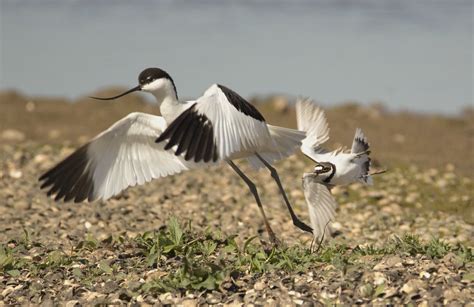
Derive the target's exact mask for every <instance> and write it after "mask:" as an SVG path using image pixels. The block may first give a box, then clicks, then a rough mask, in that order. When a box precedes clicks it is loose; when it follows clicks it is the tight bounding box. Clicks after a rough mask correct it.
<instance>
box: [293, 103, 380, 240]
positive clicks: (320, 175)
mask: <svg viewBox="0 0 474 307" xmlns="http://www.w3.org/2000/svg"><path fill="white" fill-rule="evenodd" d="M296 112H297V122H298V129H300V130H304V131H306V132H307V137H306V138H305V139H304V140H303V142H302V145H301V151H302V152H303V153H304V154H305V155H306V156H307V157H309V158H310V159H312V160H313V161H314V162H316V167H315V168H314V171H313V172H312V173H305V174H304V175H303V189H304V193H305V198H306V203H307V205H308V210H309V215H310V220H311V225H312V227H313V234H314V236H315V237H317V238H320V237H321V236H322V235H323V234H324V233H325V232H324V229H325V227H326V225H327V224H328V222H329V221H332V220H333V219H334V214H335V210H336V207H337V203H336V201H335V200H334V198H333V197H332V195H331V193H330V189H331V188H332V187H334V186H336V185H347V184H351V183H353V182H362V183H364V184H372V177H371V176H370V174H369V169H370V158H369V153H370V152H369V144H368V142H367V138H366V137H365V136H364V134H363V132H362V130H361V129H359V128H358V129H357V130H356V132H355V136H354V141H353V143H352V147H351V151H350V152H346V151H344V150H343V149H337V150H334V151H328V150H327V149H325V148H323V147H322V144H323V143H324V142H326V141H327V140H328V139H329V127H328V124H327V120H326V115H325V114H324V111H323V110H322V109H321V108H320V107H319V106H317V105H316V104H315V103H314V102H313V101H311V100H309V99H305V100H302V99H298V101H297V102H296Z"/></svg>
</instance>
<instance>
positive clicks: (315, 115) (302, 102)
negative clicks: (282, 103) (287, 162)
mask: <svg viewBox="0 0 474 307" xmlns="http://www.w3.org/2000/svg"><path fill="white" fill-rule="evenodd" d="M296 120H297V123H298V130H302V131H305V132H306V138H305V139H304V140H303V142H302V144H301V151H302V152H303V153H304V154H305V155H306V156H308V157H309V158H311V159H313V160H315V161H318V155H320V154H325V153H328V151H326V150H324V149H323V148H322V147H321V145H322V144H323V143H325V142H326V141H327V140H329V126H328V123H327V120H326V114H325V113H324V111H323V109H321V108H320V107H319V106H318V105H316V103H315V102H314V101H312V100H310V99H300V98H298V100H297V101H296Z"/></svg>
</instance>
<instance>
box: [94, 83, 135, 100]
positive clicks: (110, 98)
mask: <svg viewBox="0 0 474 307" xmlns="http://www.w3.org/2000/svg"><path fill="white" fill-rule="evenodd" d="M141 90H142V87H141V86H140V85H137V86H135V87H134V88H131V89H129V90H128V91H126V92H124V93H122V94H119V95H117V96H114V97H106V98H101V97H92V96H91V97H89V98H92V99H97V100H114V99H117V98H120V97H122V96H125V95H127V94H130V93H133V92H136V91H141Z"/></svg>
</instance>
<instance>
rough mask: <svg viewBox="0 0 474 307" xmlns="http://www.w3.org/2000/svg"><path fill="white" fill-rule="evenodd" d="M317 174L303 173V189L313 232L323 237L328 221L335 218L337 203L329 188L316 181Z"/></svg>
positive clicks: (316, 235) (318, 236) (317, 236)
mask: <svg viewBox="0 0 474 307" xmlns="http://www.w3.org/2000/svg"><path fill="white" fill-rule="evenodd" d="M315 176H316V174H314V173H305V174H304V175H303V191H304V196H305V198H306V204H307V205H308V211H309V218H310V221H311V227H312V228H313V234H314V236H315V237H316V238H321V237H322V236H323V234H325V232H326V229H327V228H326V226H327V225H328V223H329V222H330V221H333V220H334V216H335V214H336V208H337V203H336V200H335V199H334V197H333V196H332V195H331V192H330V191H329V189H328V188H327V187H326V186H325V185H324V184H321V183H319V182H318V181H316V179H315ZM326 234H327V233H326ZM325 237H326V235H325Z"/></svg>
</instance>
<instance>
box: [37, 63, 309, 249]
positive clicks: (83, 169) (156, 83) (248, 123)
mask: <svg viewBox="0 0 474 307" xmlns="http://www.w3.org/2000/svg"><path fill="white" fill-rule="evenodd" d="M138 79H139V85H138V86H136V87H134V88H132V89H131V90H129V91H126V92H125V93H123V94H120V95H117V96H115V97H110V98H97V97H92V98H95V99H101V100H112V99H116V98H119V97H122V96H124V95H126V94H128V93H131V92H134V91H139V90H142V91H146V92H150V93H152V94H153V95H154V96H155V98H156V100H157V102H158V104H159V105H160V111H161V113H162V115H163V117H160V116H154V115H150V114H144V113H132V114H129V115H128V116H126V117H125V118H123V119H121V120H119V121H117V122H116V123H115V124H113V125H112V126H111V127H110V128H109V129H107V130H105V131H104V132H102V133H100V134H99V135H98V136H96V137H95V138H93V139H92V140H91V141H90V142H88V143H87V144H85V145H83V146H82V147H81V148H79V149H78V150H76V151H75V152H74V153H73V154H71V155H70V156H69V157H67V158H66V159H64V160H63V161H62V162H60V163H59V164H58V165H56V166H55V167H53V168H52V169H51V170H49V171H48V172H46V173H45V174H44V175H42V176H41V177H40V180H41V181H43V183H42V186H41V187H42V188H48V195H56V196H55V199H56V200H60V199H64V200H65V201H69V200H74V201H75V202H81V201H83V200H88V201H94V200H96V199H104V200H106V199H108V198H110V197H112V196H114V195H117V194H118V193H120V192H121V191H123V190H124V189H126V188H127V187H129V186H135V185H137V184H144V183H146V182H149V181H151V180H153V179H157V178H160V177H165V176H169V175H173V174H176V173H179V172H182V171H185V170H189V169H193V168H198V167H205V166H208V165H214V164H216V163H219V162H223V161H224V162H226V163H227V164H229V165H230V166H231V167H232V169H234V171H236V172H237V173H238V174H239V176H240V177H241V178H242V179H243V180H244V181H245V182H246V184H247V185H248V186H249V188H250V191H251V192H252V194H253V195H254V196H255V199H256V201H257V204H258V205H259V208H260V210H261V212H262V214H263V216H264V219H265V226H266V227H267V230H268V232H269V234H270V237H271V240H272V241H274V242H276V238H275V236H274V234H273V231H271V228H270V226H269V224H268V222H267V220H266V218H265V215H264V212H263V208H262V206H261V203H260V199H259V197H258V193H257V189H256V187H255V185H254V184H253V182H251V180H250V179H248V178H247V177H246V176H245V174H243V172H242V171H240V169H239V168H238V167H237V166H236V165H235V164H234V163H233V162H232V160H235V159H242V158H245V159H248V160H249V162H250V163H251V164H252V165H253V166H254V167H255V168H260V167H267V168H268V169H269V170H270V172H271V174H272V177H273V178H274V180H275V181H276V183H277V184H278V187H279V189H280V192H281V193H282V195H283V198H284V200H285V203H286V205H287V207H288V209H289V211H290V214H291V217H292V219H293V222H294V223H295V225H297V226H298V227H300V228H302V229H304V230H306V231H312V230H311V228H310V227H309V226H307V225H305V224H304V223H302V222H301V221H300V220H299V219H298V218H297V217H296V215H295V214H294V212H293V210H292V209H291V205H290V204H289V201H288V199H287V197H286V195H285V192H284V190H283V187H282V185H281V183H280V180H279V177H278V174H277V172H276V170H275V169H274V168H273V167H272V166H271V165H270V164H271V163H272V162H274V161H276V160H279V159H282V158H285V157H287V156H289V155H291V154H292V153H293V152H294V151H295V150H296V149H297V148H298V147H299V146H300V145H301V141H302V140H303V139H304V138H305V136H306V133H305V132H302V131H297V130H294V129H288V128H282V127H276V126H271V125H267V123H266V122H265V119H264V118H263V116H262V115H261V114H260V113H259V112H258V111H257V109H255V107H253V106H252V105H251V104H250V103H248V102H247V101H246V100H245V99H243V98H242V97H240V96H239V95H238V94H237V93H235V92H234V91H232V90H230V89H229V88H227V87H225V86H222V85H218V84H214V85H212V86H211V87H210V88H209V89H207V90H206V91H205V92H204V94H203V95H202V96H201V97H200V98H198V99H196V100H193V101H180V100H178V96H177V91H176V87H175V84H174V81H173V79H172V78H171V77H170V76H169V74H168V73H166V72H165V71H163V70H161V69H159V68H148V69H146V70H144V71H143V72H142V73H141V74H140V76H139V78H138Z"/></svg>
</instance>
